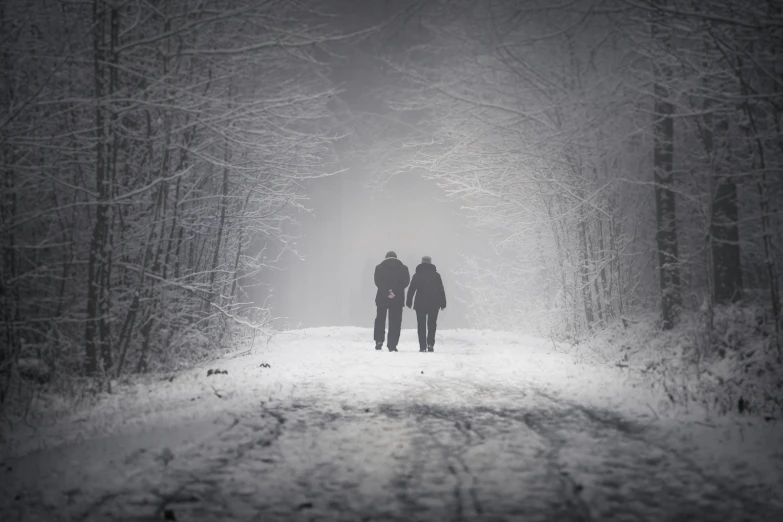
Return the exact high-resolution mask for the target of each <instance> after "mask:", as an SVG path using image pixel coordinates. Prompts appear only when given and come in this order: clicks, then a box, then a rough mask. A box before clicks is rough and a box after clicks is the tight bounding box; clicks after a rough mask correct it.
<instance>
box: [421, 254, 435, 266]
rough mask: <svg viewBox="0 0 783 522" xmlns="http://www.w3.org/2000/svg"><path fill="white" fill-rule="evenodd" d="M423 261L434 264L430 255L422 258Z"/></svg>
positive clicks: (426, 263)
mask: <svg viewBox="0 0 783 522" xmlns="http://www.w3.org/2000/svg"><path fill="white" fill-rule="evenodd" d="M421 262H422V263H423V264H425V265H431V264H432V258H431V257H430V256H424V257H422V258H421Z"/></svg>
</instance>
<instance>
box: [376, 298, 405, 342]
mask: <svg viewBox="0 0 783 522" xmlns="http://www.w3.org/2000/svg"><path fill="white" fill-rule="evenodd" d="M387 310H388V311H389V340H388V342H387V343H386V346H387V347H389V348H397V343H398V342H399V341H400V328H402V306H379V307H378V312H377V314H376V315H375V332H374V338H375V342H376V343H382V342H383V338H384V337H385V336H386V311H387Z"/></svg>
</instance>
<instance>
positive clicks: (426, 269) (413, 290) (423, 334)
mask: <svg viewBox="0 0 783 522" xmlns="http://www.w3.org/2000/svg"><path fill="white" fill-rule="evenodd" d="M414 296H415V299H416V300H415V304H414ZM406 304H407V305H408V308H410V307H411V305H413V308H414V309H415V310H416V323H417V325H418V329H419V351H420V352H434V351H435V330H436V329H437V327H438V310H445V309H446V290H445V289H444V288H443V279H441V277H440V274H439V273H438V270H437V268H436V267H435V265H433V264H432V258H431V257H430V256H424V257H422V258H421V264H420V265H419V266H417V267H416V273H415V274H413V279H411V286H410V288H409V289H408V300H407V303H406Z"/></svg>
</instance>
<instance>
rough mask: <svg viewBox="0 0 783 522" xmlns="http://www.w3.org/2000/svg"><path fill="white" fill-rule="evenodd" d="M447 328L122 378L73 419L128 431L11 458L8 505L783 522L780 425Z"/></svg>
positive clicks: (109, 512) (45, 509) (329, 333)
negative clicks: (667, 406)
mask: <svg viewBox="0 0 783 522" xmlns="http://www.w3.org/2000/svg"><path fill="white" fill-rule="evenodd" d="M439 337H440V339H439V344H438V345H437V346H436V350H438V351H437V352H435V353H428V354H420V353H418V352H416V351H413V350H415V349H416V348H415V346H416V342H415V341H414V332H410V331H406V332H404V333H403V337H402V340H401V343H400V348H401V350H406V349H407V350H411V351H403V352H399V353H388V352H386V351H385V350H384V351H383V352H375V351H374V350H373V349H372V346H371V345H372V342H371V340H370V342H367V339H371V334H370V332H369V331H368V330H365V329H359V328H328V329H317V330H308V331H307V332H292V333H290V334H285V335H281V336H280V337H278V338H276V339H275V341H274V344H270V345H269V347H263V349H259V350H258V351H259V353H258V354H254V355H251V356H246V357H239V358H236V359H232V360H229V361H226V362H225V364H219V365H217V364H216V365H211V366H210V367H220V368H221V369H226V370H227V371H228V372H229V373H228V375H218V376H211V377H206V376H205V373H206V370H205V369H199V370H198V371H195V370H194V371H192V372H189V373H187V374H185V375H182V376H178V377H177V379H175V381H174V382H172V383H169V382H168V381H163V383H162V384H161V383H154V384H150V385H149V387H147V388H146V389H144V390H140V389H135V390H126V392H128V395H127V398H126V401H127V403H128V404H127V405H126V407H125V408H124V409H122V410H121V411H117V410H116V409H108V410H107V411H103V412H102V413H100V415H101V416H100V417H98V415H99V411H100V409H98V410H96V412H94V413H93V414H92V415H93V416H94V417H89V416H88V417H80V418H79V419H77V420H79V421H81V422H82V423H83V424H94V423H96V422H97V420H98V418H100V419H101V425H102V426H106V428H105V429H106V430H107V431H114V432H119V433H114V434H110V435H105V436H103V437H100V438H97V439H95V440H90V441H87V442H81V443H70V442H67V443H65V444H63V445H62V446H61V447H57V448H50V449H46V450H41V451H36V452H32V453H29V454H28V455H26V456H23V457H21V458H15V459H8V461H7V462H6V463H4V464H3V468H4V470H3V471H2V474H0V479H2V482H3V484H4V485H12V486H11V487H4V488H3V493H2V497H0V508H1V509H2V513H3V514H4V515H5V516H4V517H3V520H90V521H91V520H162V519H164V518H165V515H166V512H167V511H168V514H169V516H171V515H172V514H173V515H174V517H175V518H176V520H258V521H269V520H368V521H369V520H532V521H536V520H542V521H543V520H563V521H567V520H716V521H717V520H720V521H728V520H783V500H782V499H783V474H781V471H780V460H775V459H780V457H781V451H782V447H781V440H783V439H781V438H780V435H781V430H780V428H779V427H777V426H770V425H769V423H767V424H766V425H765V424H761V425H749V426H747V425H746V426H745V427H744V428H742V433H743V439H742V440H740V439H738V438H737V436H736V433H735V431H736V430H735V431H732V429H731V427H732V426H735V425H734V424H726V425H725V426H724V427H723V428H721V427H720V426H714V427H710V428H706V427H704V426H703V425H700V424H693V423H690V422H688V421H677V422H667V421H663V420H654V419H653V418H652V416H650V415H643V414H642V413H641V412H642V411H645V410H646V411H648V412H649V407H647V406H648V405H649V401H650V400H652V398H651V397H650V396H645V395H644V394H643V393H641V392H639V391H638V390H635V389H632V388H630V387H624V385H623V383H622V379H620V378H619V374H618V373H616V372H617V371H616V370H615V369H611V368H600V367H593V366H586V365H575V364H573V362H572V361H571V360H570V358H569V357H568V356H567V355H564V354H561V353H554V352H553V350H552V348H553V346H552V344H551V343H548V342H547V341H542V340H540V339H535V338H524V337H519V336H514V335H511V334H501V333H484V332H474V331H451V332H442V334H441V335H440V336H439ZM261 363H267V364H269V365H270V366H271V367H270V368H261V367H260V364H261ZM131 391H132V392H133V393H130V392H131ZM141 397H144V399H142V398H141ZM191 399H196V400H191ZM642 406H644V407H642ZM134 415H136V416H137V417H138V418H137V422H136V423H135V424H127V418H128V417H133V416H134ZM121 419H122V420H121ZM122 423H126V425H127V426H130V425H133V426H135V428H134V430H133V431H131V430H130V429H129V428H126V429H125V430H124V431H125V432H126V433H123V429H122ZM63 425H64V424H63V423H60V424H58V425H57V426H52V427H50V428H49V429H48V430H47V431H45V432H42V433H40V434H39V436H40V437H44V436H47V437H50V438H55V437H57V436H59V437H61V438H64V439H67V438H68V437H69V435H68V434H69V433H70V432H68V431H67V430H64V428H63V427H62V426H63ZM140 426H143V427H144V429H141V430H140V429H139V427H140ZM58 430H60V431H58ZM169 450H170V451H171V453H170V455H169V454H168V451H169ZM166 455H169V456H171V457H172V458H171V460H170V461H169V462H167V463H165V464H164V461H165V460H166V459H165V458H162V456H166Z"/></svg>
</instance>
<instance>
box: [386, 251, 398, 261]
mask: <svg viewBox="0 0 783 522" xmlns="http://www.w3.org/2000/svg"><path fill="white" fill-rule="evenodd" d="M390 257H393V258H394V259H397V254H395V253H394V250H389V251H388V252H386V259H389V258H390Z"/></svg>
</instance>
